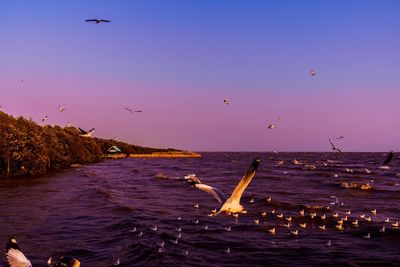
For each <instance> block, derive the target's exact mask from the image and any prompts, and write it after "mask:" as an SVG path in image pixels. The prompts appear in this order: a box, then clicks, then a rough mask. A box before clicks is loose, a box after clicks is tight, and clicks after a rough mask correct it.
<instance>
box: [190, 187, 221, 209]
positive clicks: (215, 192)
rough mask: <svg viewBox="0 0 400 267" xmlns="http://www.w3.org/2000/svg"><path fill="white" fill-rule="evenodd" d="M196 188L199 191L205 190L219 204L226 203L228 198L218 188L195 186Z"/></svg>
mask: <svg viewBox="0 0 400 267" xmlns="http://www.w3.org/2000/svg"><path fill="white" fill-rule="evenodd" d="M194 187H196V188H197V189H200V190H203V191H205V192H207V193H209V194H211V195H212V196H213V197H214V198H215V199H216V200H217V201H218V202H219V203H221V204H222V203H224V202H225V201H226V197H225V195H224V193H223V192H222V191H221V190H219V189H218V188H215V187H212V186H209V185H206V184H195V185H194Z"/></svg>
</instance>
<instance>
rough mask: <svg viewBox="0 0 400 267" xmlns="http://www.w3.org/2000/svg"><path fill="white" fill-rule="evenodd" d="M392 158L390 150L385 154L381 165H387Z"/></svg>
mask: <svg viewBox="0 0 400 267" xmlns="http://www.w3.org/2000/svg"><path fill="white" fill-rule="evenodd" d="M392 159H393V151H390V152H389V154H387V156H386V159H385V161H384V162H383V164H382V166H388V165H389V162H390V161H391V160H392Z"/></svg>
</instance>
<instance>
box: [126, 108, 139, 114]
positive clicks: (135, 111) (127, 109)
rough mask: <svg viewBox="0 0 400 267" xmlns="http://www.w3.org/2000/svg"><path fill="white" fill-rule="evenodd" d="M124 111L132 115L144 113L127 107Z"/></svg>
mask: <svg viewBox="0 0 400 267" xmlns="http://www.w3.org/2000/svg"><path fill="white" fill-rule="evenodd" d="M124 109H125V110H126V111H129V112H130V113H132V114H135V113H141V112H143V111H142V110H132V109H130V108H127V107H124Z"/></svg>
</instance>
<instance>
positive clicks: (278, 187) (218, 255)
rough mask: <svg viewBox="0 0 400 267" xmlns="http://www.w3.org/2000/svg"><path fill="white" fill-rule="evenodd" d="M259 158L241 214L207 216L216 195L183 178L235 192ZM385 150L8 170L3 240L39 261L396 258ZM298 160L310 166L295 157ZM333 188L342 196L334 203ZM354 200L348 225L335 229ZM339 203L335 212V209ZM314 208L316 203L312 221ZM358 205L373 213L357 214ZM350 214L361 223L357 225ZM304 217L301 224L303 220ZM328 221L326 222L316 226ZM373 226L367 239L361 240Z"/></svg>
mask: <svg viewBox="0 0 400 267" xmlns="http://www.w3.org/2000/svg"><path fill="white" fill-rule="evenodd" d="M256 157H260V158H261V159H262V162H261V164H260V167H259V170H258V172H257V174H256V176H255V177H254V179H253V180H252V182H251V183H250V185H249V187H248V188H247V189H246V191H245V193H244V195H243V198H242V205H243V206H244V207H245V209H246V210H247V211H248V212H247V213H246V214H241V215H240V216H239V217H238V218H234V217H232V216H227V215H218V216H214V217H209V216H208V215H207V214H209V213H210V211H211V210H212V209H214V208H218V207H219V205H218V202H217V201H215V199H213V198H212V197H211V196H210V195H208V194H207V193H205V192H202V191H199V190H196V189H194V188H192V187H190V186H189V184H187V183H186V182H185V181H184V179H183V177H184V176H185V175H187V174H190V173H195V174H196V175H197V177H199V178H200V179H201V180H202V181H203V182H204V183H208V184H211V185H213V186H216V187H218V188H220V189H221V190H223V191H224V192H225V193H226V194H228V195H229V194H230V193H231V192H232V190H233V189H234V187H235V186H236V184H237V182H238V181H239V179H240V178H241V177H242V175H243V174H244V172H245V171H246V170H247V168H248V166H249V165H250V163H251V162H252V160H253V159H254V158H256ZM384 158H385V156H384V154H383V153H343V154H333V153H325V154H324V153H279V154H278V155H273V154H271V153H205V154H203V158H201V159H123V160H110V161H103V162H100V163H97V164H93V165H88V166H83V167H81V168H79V169H71V170H66V171H63V172H61V173H58V174H55V175H52V176H51V177H45V178H35V179H32V178H26V179H15V180H9V179H8V180H2V181H0V226H1V227H0V241H1V240H3V241H4V243H5V242H6V240H7V238H8V237H9V236H10V235H14V236H15V237H16V238H17V240H18V241H19V243H20V246H21V248H22V250H23V251H24V252H25V254H26V255H27V257H28V258H29V259H30V260H31V261H32V263H33V265H34V266H46V265H45V262H46V261H47V259H48V257H50V256H53V257H57V256H61V255H69V256H73V257H76V258H78V259H79V260H80V261H81V266H96V267H97V266H99V267H101V266H111V265H112V263H113V262H114V261H115V260H116V259H117V258H120V262H121V264H120V266H162V265H164V266H267V265H268V266H275V265H282V266H312V265H313V266H316V265H318V266H321V265H325V266H338V265H340V264H342V265H351V264H361V263H374V264H377V263H381V264H382V263H386V264H388V266H391V265H390V264H392V265H395V266H400V230H399V229H398V228H395V227H393V226H392V225H391V223H394V222H396V221H400V167H399V163H400V160H399V159H398V158H396V157H395V159H394V160H393V161H392V162H391V168H390V169H388V170H382V169H378V167H379V166H380V164H381V162H382V161H383V160H384ZM294 159H297V160H298V161H302V162H304V164H299V165H294V164H292V160H294ZM277 161H284V162H283V163H282V162H281V165H278V164H277ZM305 164H312V165H315V166H316V169H315V170H312V169H308V168H307V167H305ZM346 168H348V170H347V171H346ZM364 168H367V169H369V170H370V171H372V173H370V174H367V173H366V172H365V170H364ZM350 169H352V171H353V172H350ZM335 174H337V177H335ZM371 180H373V182H371ZM345 181H351V182H357V183H364V184H365V183H370V184H371V185H372V186H373V190H360V189H345V188H342V187H341V186H340V184H341V183H342V182H345ZM330 196H337V197H338V198H339V202H344V206H343V207H340V206H338V205H330V203H331V202H332V200H333V199H332V198H330ZM268 197H271V198H272V199H271V201H269V202H268V201H267V198H268ZM252 198H254V202H253V203H250V200H251V199H252ZM196 203H199V204H200V206H199V208H195V207H194V205H195V204H196ZM309 206H323V207H326V206H329V207H330V209H329V210H326V208H317V207H314V208H312V207H309ZM302 209H304V210H305V216H301V215H300V213H299V211H300V210H302ZM372 209H376V210H377V214H376V215H374V214H372V213H371V212H370V211H371V210H372ZM272 210H275V214H272V213H271V211H272ZM349 210H350V211H351V214H350V215H347V216H348V221H347V222H344V228H345V229H344V230H338V229H336V228H335V225H336V224H337V223H336V221H337V220H339V218H340V217H341V218H343V217H345V216H346V214H345V212H346V211H349ZM263 211H267V215H266V216H265V217H264V216H262V214H261V213H262V212H263ZM336 211H338V212H339V218H335V217H333V214H334V213H335V212H336ZM312 212H317V216H316V217H315V218H313V219H312V218H311V217H310V213H312ZM280 213H283V214H284V217H289V216H292V222H291V224H292V225H291V228H290V229H288V228H286V227H285V226H284V224H287V221H286V220H285V219H280V218H277V216H276V215H277V214H280ZM363 213H364V214H365V215H366V216H365V217H369V216H371V220H372V221H371V222H367V221H365V220H363V219H361V218H360V217H359V215H360V214H363ZM323 214H326V217H327V218H326V219H325V220H322V219H321V218H320V216H321V215H323ZM179 218H180V220H179ZM386 218H390V222H389V223H387V222H384V219H386ZM254 219H259V224H256V223H255V222H254ZM355 219H358V220H359V226H358V227H355V226H353V225H352V224H351V222H352V221H354V220H355ZM197 220H198V223H196V222H197ZM304 222H305V223H306V228H305V229H303V228H301V227H300V226H299V224H300V223H304ZM324 224H325V225H326V230H325V231H323V230H321V229H319V228H318V226H321V225H324ZM155 226H157V227H158V229H157V231H154V227H155ZM206 226H207V228H208V229H204V228H206ZM229 226H231V231H229V232H228V231H226V230H225V227H229ZM383 226H385V227H386V231H385V232H384V233H381V232H379V230H380V229H381V228H382V227H383ZM273 227H276V234H275V235H272V234H271V233H269V232H268V229H271V228H273ZM179 228H181V231H180V232H179V231H178V230H180V229H179ZM135 229H136V230H135ZM297 229H298V230H299V234H298V235H297V236H294V235H292V234H291V232H290V231H294V230H297ZM141 232H142V234H141ZM368 233H370V236H371V238H370V239H366V238H363V236H366V235H367V234H368ZM179 234H181V237H180V238H177V236H178V235H179ZM176 240H177V244H175V243H176ZM329 240H331V246H327V243H328V241H329ZM162 241H164V247H163V248H161V249H160V245H161V242H162ZM228 248H229V250H230V252H229V253H228V252H227V251H228ZM186 253H188V254H187V255H185V254H186ZM4 260H5V259H4V257H2V258H1V262H3V263H4Z"/></svg>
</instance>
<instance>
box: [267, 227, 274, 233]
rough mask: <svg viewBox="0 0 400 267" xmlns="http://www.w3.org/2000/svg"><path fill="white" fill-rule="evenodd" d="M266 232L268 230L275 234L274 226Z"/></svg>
mask: <svg viewBox="0 0 400 267" xmlns="http://www.w3.org/2000/svg"><path fill="white" fill-rule="evenodd" d="M268 232H270V233H271V234H273V235H274V234H275V233H276V228H275V227H273V228H271V229H268Z"/></svg>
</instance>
